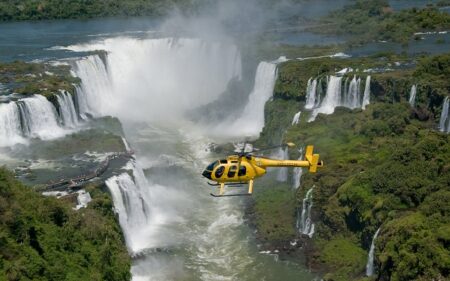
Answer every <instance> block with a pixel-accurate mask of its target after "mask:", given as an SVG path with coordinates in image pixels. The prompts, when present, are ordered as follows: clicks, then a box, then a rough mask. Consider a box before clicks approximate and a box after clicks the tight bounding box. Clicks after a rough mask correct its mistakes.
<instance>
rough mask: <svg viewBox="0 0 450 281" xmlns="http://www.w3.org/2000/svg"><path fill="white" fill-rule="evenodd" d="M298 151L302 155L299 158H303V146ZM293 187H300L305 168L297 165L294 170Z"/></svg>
mask: <svg viewBox="0 0 450 281" xmlns="http://www.w3.org/2000/svg"><path fill="white" fill-rule="evenodd" d="M298 152H300V157H299V158H298V160H303V148H301V149H300V150H299V151H298ZM292 174H293V176H292V188H294V189H297V188H299V187H300V180H301V179H302V174H303V169H302V168H300V167H295V168H294V169H293V170H292Z"/></svg>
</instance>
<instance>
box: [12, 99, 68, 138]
mask: <svg viewBox="0 0 450 281" xmlns="http://www.w3.org/2000/svg"><path fill="white" fill-rule="evenodd" d="M18 106H19V109H20V111H21V116H22V118H23V127H22V131H23V134H24V135H25V136H27V137H31V138H40V139H43V140H50V139H54V138H58V137H61V136H63V135H65V134H66V133H67V131H65V130H64V129H63V128H61V127H60V126H59V121H58V114H57V113H56V109H55V107H54V106H53V104H52V103H51V102H49V101H48V100H47V99H46V98H45V97H43V96H41V95H34V96H32V97H30V98H24V99H20V100H19V101H18Z"/></svg>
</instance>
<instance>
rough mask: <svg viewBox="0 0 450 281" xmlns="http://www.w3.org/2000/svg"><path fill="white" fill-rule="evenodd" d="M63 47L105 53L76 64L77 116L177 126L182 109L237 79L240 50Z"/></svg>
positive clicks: (120, 43)
mask: <svg viewBox="0 0 450 281" xmlns="http://www.w3.org/2000/svg"><path fill="white" fill-rule="evenodd" d="M68 49H70V50H73V51H93V50H105V51H107V52H108V53H107V55H105V56H104V61H103V60H102V59H101V58H100V57H99V56H98V55H94V56H89V57H87V58H85V59H83V60H80V61H78V62H76V68H75V75H76V76H78V77H80V78H81V80H82V85H81V87H80V89H78V90H80V91H81V95H80V99H79V105H80V106H79V107H80V112H81V113H85V112H86V113H90V114H93V115H106V114H111V115H115V116H118V117H119V118H120V119H121V120H131V121H133V120H134V121H162V120H163V121H165V122H169V121H171V122H176V121H177V120H178V119H179V118H181V117H182V116H183V115H184V114H185V113H186V111H187V110H190V109H192V108H194V107H196V106H201V105H204V104H207V103H209V102H212V101H214V100H215V99H217V97H218V96H219V95H220V94H221V93H223V92H224V91H225V90H226V87H227V85H228V82H229V81H230V80H231V79H233V78H237V79H241V56H240V52H239V51H238V49H237V48H236V47H235V46H234V45H230V44H224V43H220V42H206V41H202V40H200V39H190V38H161V39H143V40H138V39H134V38H112V39H106V40H103V41H99V42H97V43H93V44H86V45H75V46H69V47H68ZM94 104H95V107H94V106H93V105H94ZM131 109H132V110H131Z"/></svg>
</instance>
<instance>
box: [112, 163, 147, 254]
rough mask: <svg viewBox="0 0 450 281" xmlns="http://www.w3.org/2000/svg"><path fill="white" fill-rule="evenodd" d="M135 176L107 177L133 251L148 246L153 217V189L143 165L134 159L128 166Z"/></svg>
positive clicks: (127, 239)
mask: <svg viewBox="0 0 450 281" xmlns="http://www.w3.org/2000/svg"><path fill="white" fill-rule="evenodd" d="M125 168H126V169H128V170H130V171H132V176H130V174H128V173H126V172H125V173H123V174H120V175H118V176H113V177H111V178H109V179H108V180H107V181H106V186H108V189H109V191H110V192H111V195H112V198H113V201H114V209H115V211H116V212H117V214H118V215H119V222H120V225H121V227H122V229H123V232H124V236H125V240H126V242H127V246H128V249H129V251H130V252H131V253H132V254H134V253H137V252H139V251H141V250H143V249H145V248H147V247H148V241H147V239H146V238H147V237H146V232H147V231H148V225H149V224H150V219H151V202H152V199H151V198H150V190H149V188H148V182H147V179H146V178H145V176H144V173H143V171H142V169H140V168H139V167H137V165H136V163H135V162H134V161H131V162H130V163H128V164H127V166H126V167H125Z"/></svg>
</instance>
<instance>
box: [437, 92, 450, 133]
mask: <svg viewBox="0 0 450 281" xmlns="http://www.w3.org/2000/svg"><path fill="white" fill-rule="evenodd" d="M448 111H449V98H448V97H445V99H444V103H443V104H442V112H441V118H440V119H439V131H441V132H447V133H450V118H448V115H449V114H448V113H449V112H448ZM447 119H449V120H447ZM446 123H448V124H447V126H446Z"/></svg>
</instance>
